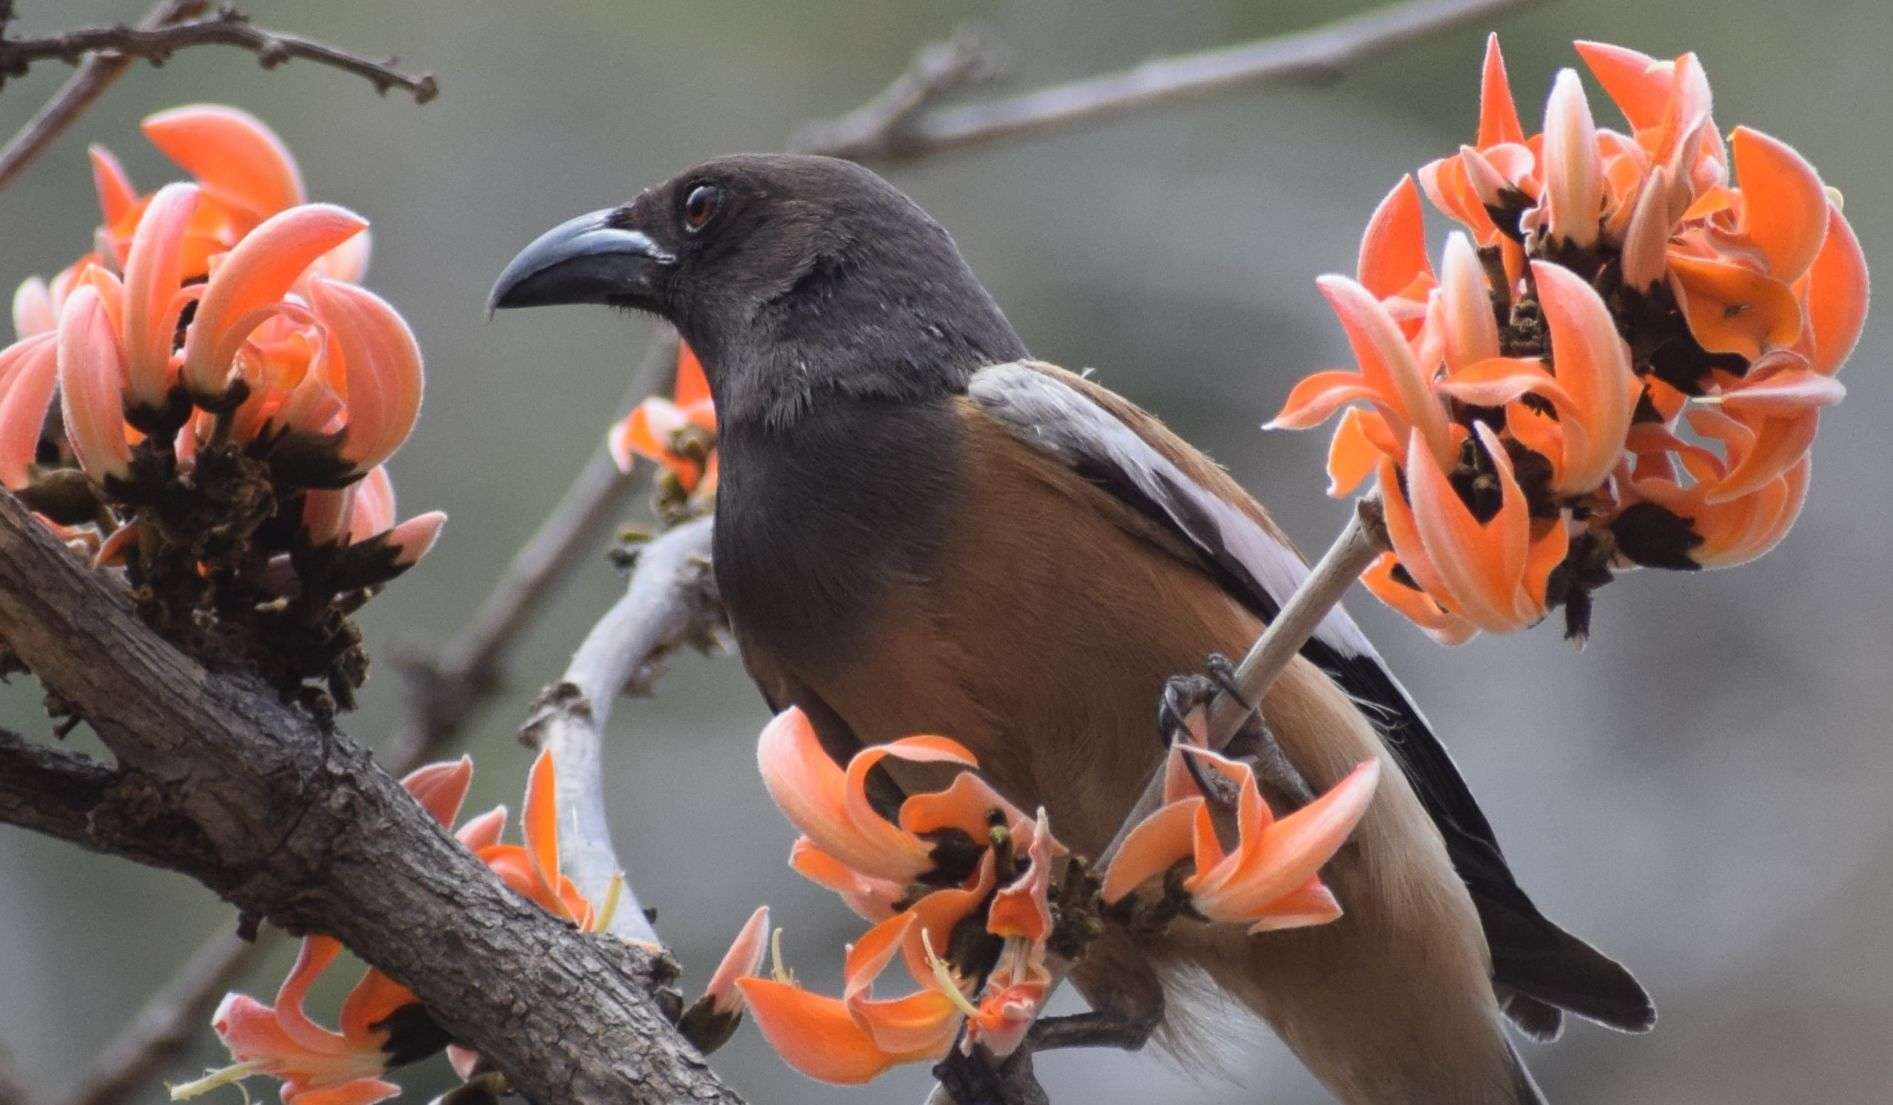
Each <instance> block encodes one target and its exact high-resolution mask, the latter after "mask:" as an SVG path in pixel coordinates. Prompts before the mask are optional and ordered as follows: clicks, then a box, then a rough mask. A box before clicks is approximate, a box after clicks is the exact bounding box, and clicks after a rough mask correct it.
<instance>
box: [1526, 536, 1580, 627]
mask: <svg viewBox="0 0 1893 1105" xmlns="http://www.w3.org/2000/svg"><path fill="white" fill-rule="evenodd" d="M1565 523H1566V514H1565V512H1563V511H1559V513H1558V517H1557V518H1555V519H1553V520H1552V521H1550V522H1543V523H1541V522H1538V521H1537V520H1534V521H1533V525H1534V526H1540V527H1542V528H1541V530H1540V532H1539V534H1538V536H1537V537H1534V538H1532V542H1531V545H1530V547H1529V548H1528V549H1527V550H1526V553H1525V578H1524V579H1522V580H1520V581H1519V592H1518V616H1519V617H1520V618H1522V619H1524V620H1526V621H1531V622H1535V621H1537V620H1538V619H1540V618H1542V617H1544V616H1545V610H1546V597H1545V594H1546V590H1547V588H1548V587H1549V586H1550V583H1551V573H1552V572H1553V571H1554V570H1556V569H1557V567H1558V565H1560V564H1562V563H1564V558H1565V554H1567V553H1568V552H1570V551H1571V533H1570V530H1569V529H1568V528H1567V527H1566V524H1565Z"/></svg>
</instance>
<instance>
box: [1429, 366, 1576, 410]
mask: <svg viewBox="0 0 1893 1105" xmlns="http://www.w3.org/2000/svg"><path fill="white" fill-rule="evenodd" d="M1439 389H1440V390H1441V391H1443V392H1445V393H1446V394H1447V395H1450V396H1452V397H1453V398H1455V399H1457V400H1459V401H1460V402H1462V403H1470V404H1471V405H1473V406H1475V407H1502V406H1505V405H1506V404H1507V403H1510V402H1512V401H1513V400H1515V399H1517V398H1518V397H1519V396H1521V395H1542V396H1544V397H1545V398H1547V399H1550V400H1551V401H1552V402H1553V403H1555V404H1559V405H1561V406H1564V407H1571V406H1573V405H1574V403H1573V400H1572V398H1571V393H1570V392H1567V391H1565V390H1564V388H1563V387H1562V386H1561V385H1559V383H1558V378H1557V377H1556V376H1553V375H1552V374H1551V372H1550V370H1548V369H1547V368H1545V365H1544V362H1543V361H1534V360H1525V359H1523V358H1519V357H1492V358H1489V359H1487V360H1483V361H1479V362H1478V363H1476V364H1471V365H1467V366H1466V367H1465V368H1464V369H1462V370H1461V371H1459V372H1455V373H1453V374H1452V375H1451V376H1448V377H1447V378H1446V379H1444V380H1441V381H1440V383H1439Z"/></svg>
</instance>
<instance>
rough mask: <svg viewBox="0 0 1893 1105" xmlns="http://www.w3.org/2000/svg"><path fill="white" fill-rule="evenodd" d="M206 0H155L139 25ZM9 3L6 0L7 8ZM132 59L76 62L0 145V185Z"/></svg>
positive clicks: (185, 15)
mask: <svg viewBox="0 0 1893 1105" xmlns="http://www.w3.org/2000/svg"><path fill="white" fill-rule="evenodd" d="M209 6H210V4H209V0H159V3H158V4H157V6H155V7H153V8H152V9H151V11H150V13H149V14H147V15H146V16H145V17H144V19H142V20H140V21H139V23H138V25H139V26H140V27H148V28H156V27H163V26H166V25H167V24H170V23H175V22H177V21H178V20H180V19H189V18H190V17H191V16H194V15H198V14H200V13H202V12H203V10H204V9H205V8H207V7H209ZM11 7H12V5H11V4H10V3H9V5H8V9H9V11H10V10H11ZM131 62H132V59H130V58H128V57H124V56H122V55H117V54H114V55H104V54H93V55H92V56H91V57H88V58H86V59H85V60H84V61H83V62H80V63H79V71H78V72H76V73H74V74H73V75H72V76H70V77H68V78H66V83H65V84H62V85H60V86H59V91H57V92H55V93H53V97H52V99H50V100H47V101H46V104H45V106H44V107H41V108H40V109H39V110H38V111H37V112H35V113H34V114H33V117H32V118H31V119H28V120H27V121H26V125H25V126H23V127H21V128H20V129H19V132H18V133H16V134H15V135H14V136H13V137H12V138H11V139H9V140H8V141H7V144H6V146H5V148H3V149H0V188H5V187H6V186H7V185H9V184H11V183H13V178H14V177H17V176H19V175H20V173H21V172H22V171H24V170H25V169H26V167H27V166H28V165H30V164H32V162H33V159H34V158H36V157H38V156H39V155H40V154H42V153H44V152H46V147H48V146H50V145H52V143H53V139H55V138H58V137H59V135H60V134H61V133H62V132H63V131H65V129H66V128H67V127H69V126H71V125H72V122H73V120H75V119H77V118H78V117H79V116H80V115H82V114H84V113H85V110H86V109H87V108H89V107H91V106H92V103H93V101H95V100H97V99H98V98H99V97H100V96H103V95H104V94H105V90H106V89H108V88H110V87H112V85H113V84H114V83H115V82H117V80H118V78H120V77H122V76H124V75H125V70H127V69H129V68H131Z"/></svg>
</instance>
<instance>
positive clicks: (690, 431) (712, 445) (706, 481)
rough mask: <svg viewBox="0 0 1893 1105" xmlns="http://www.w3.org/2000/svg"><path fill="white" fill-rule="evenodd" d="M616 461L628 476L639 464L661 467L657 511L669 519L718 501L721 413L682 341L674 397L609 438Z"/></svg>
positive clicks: (634, 414) (655, 403) (635, 415)
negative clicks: (640, 461)
mask: <svg viewBox="0 0 1893 1105" xmlns="http://www.w3.org/2000/svg"><path fill="white" fill-rule="evenodd" d="M605 448H606V449H607V450H609V451H610V453H611V459H613V460H615V461H617V462H618V467H619V468H621V469H623V470H624V471H626V472H629V471H631V467H632V465H633V464H635V463H636V458H638V457H643V458H645V459H646V460H651V461H655V462H657V464H658V465H660V466H661V467H662V468H663V470H664V474H663V476H662V477H661V478H660V479H659V481H658V486H657V506H658V510H659V512H660V513H661V514H663V515H664V516H665V517H667V518H672V519H676V518H682V517H686V516H689V515H693V514H698V513H701V512H702V511H704V510H706V509H708V508H709V505H710V504H711V503H713V502H715V500H716V483H717V480H716V477H717V461H716V407H715V406H714V405H713V404H712V403H711V402H710V381H709V380H708V379H707V378H706V377H705V376H704V374H703V363H702V362H701V361H699V360H697V354H696V352H695V351H694V350H692V349H691V348H690V346H689V345H688V344H687V343H685V342H682V341H679V342H678V343H677V374H676V383H675V384H674V385H673V387H672V389H671V396H670V397H669V398H665V397H663V396H660V395H653V396H651V397H649V398H647V399H645V400H643V401H642V402H640V403H639V404H638V405H637V406H636V407H633V408H632V409H631V413H630V414H628V415H626V416H625V417H624V419H623V420H622V421H620V422H618V423H617V424H616V425H614V426H612V427H611V430H610V432H609V433H607V434H606V435H605Z"/></svg>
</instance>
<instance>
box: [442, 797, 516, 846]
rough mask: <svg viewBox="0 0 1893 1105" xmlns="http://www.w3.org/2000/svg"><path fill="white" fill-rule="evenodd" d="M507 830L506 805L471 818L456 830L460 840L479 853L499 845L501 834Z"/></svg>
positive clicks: (456, 837)
mask: <svg viewBox="0 0 1893 1105" xmlns="http://www.w3.org/2000/svg"><path fill="white" fill-rule="evenodd" d="M505 831H506V807H505V806H494V807H493V808H492V809H490V810H488V811H486V812H485V813H483V814H481V815H479V816H478V817H475V818H473V819H471V820H469V821H468V822H467V823H466V824H465V825H462V826H460V828H459V829H458V830H457V831H455V833H454V839H455V840H458V841H459V842H460V843H461V845H462V846H464V847H465V848H466V849H467V851H469V852H473V853H475V854H478V853H480V852H484V851H486V850H487V849H488V848H491V847H493V846H495V845H497V844H498V843H499V842H500V835H501V834H502V833H504V832H505Z"/></svg>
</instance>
